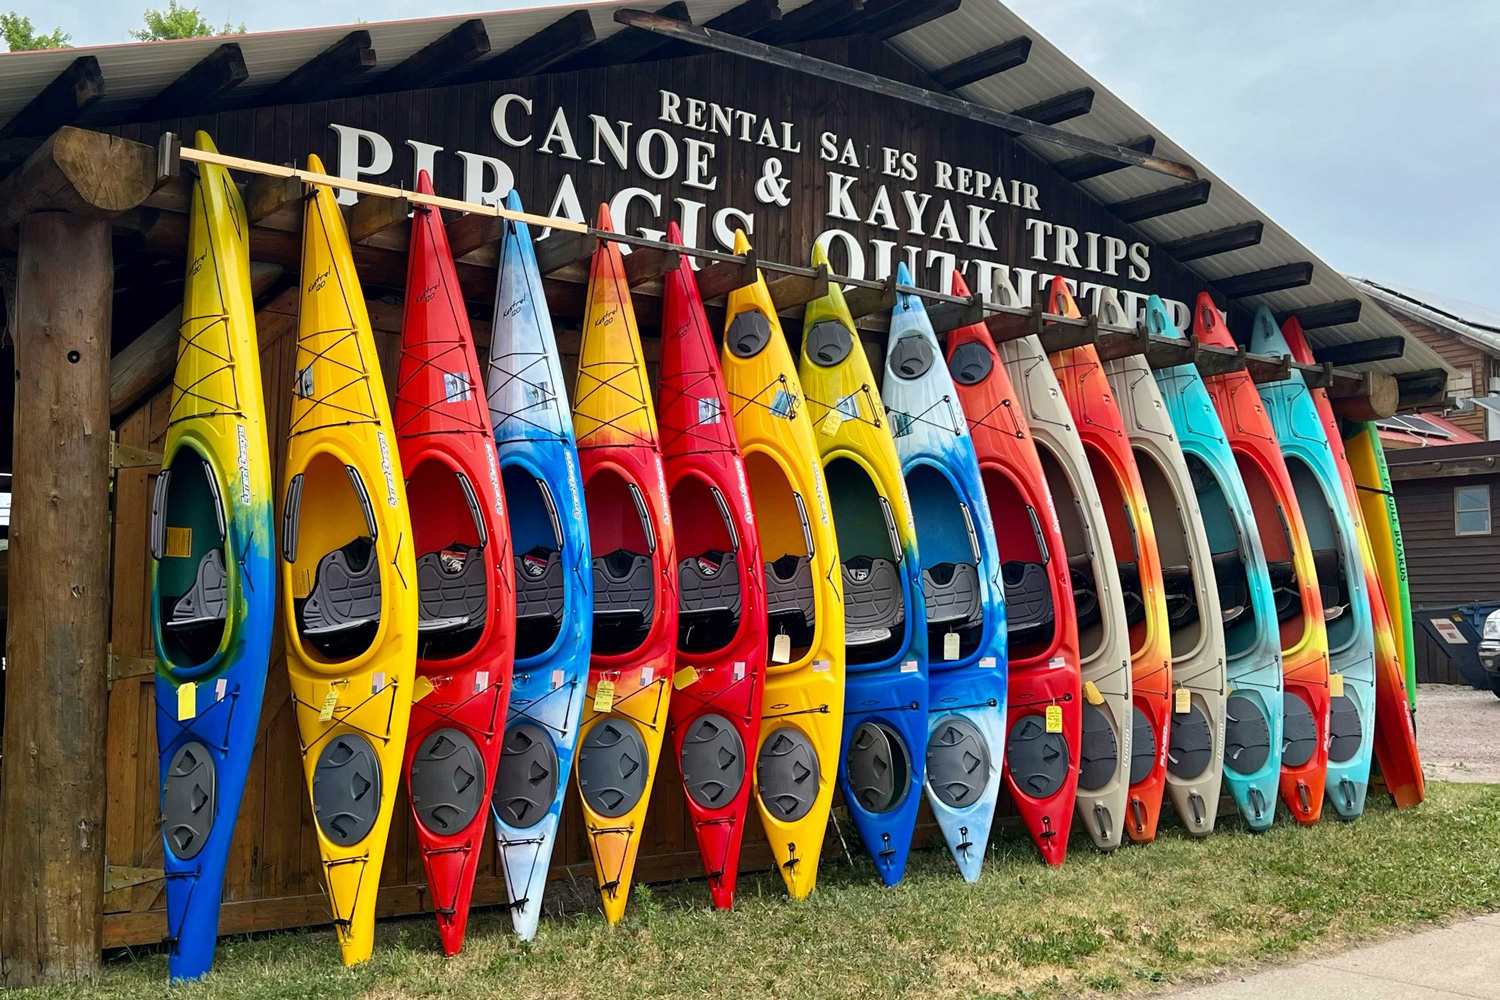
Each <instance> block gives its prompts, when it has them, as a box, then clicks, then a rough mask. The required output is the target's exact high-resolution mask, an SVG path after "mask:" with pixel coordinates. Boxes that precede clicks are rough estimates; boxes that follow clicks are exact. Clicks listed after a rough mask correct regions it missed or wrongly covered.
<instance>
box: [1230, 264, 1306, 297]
mask: <svg viewBox="0 0 1500 1000" xmlns="http://www.w3.org/2000/svg"><path fill="white" fill-rule="evenodd" d="M1312 279H1313V265H1312V263H1311V262H1310V261H1305V260H1304V261H1298V262H1297V263H1295V264H1277V265H1276V266H1275V267H1267V268H1262V269H1261V270H1259V271H1250V272H1248V273H1246V274H1235V275H1231V276H1230V277H1228V278H1216V279H1214V287H1215V288H1217V289H1218V290H1219V291H1220V292H1223V293H1224V294H1225V295H1227V296H1228V297H1229V298H1231V299H1243V298H1247V297H1249V296H1251V295H1268V294H1270V293H1271V292H1280V291H1284V290H1285V289H1288V288H1301V287H1302V286H1304V285H1310V284H1312Z"/></svg>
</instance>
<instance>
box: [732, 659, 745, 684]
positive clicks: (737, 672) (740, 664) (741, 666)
mask: <svg viewBox="0 0 1500 1000" xmlns="http://www.w3.org/2000/svg"><path fill="white" fill-rule="evenodd" d="M734 679H735V680H737V681H742V680H744V679H745V661H744V660H735V661H734Z"/></svg>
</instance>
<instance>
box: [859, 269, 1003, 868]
mask: <svg viewBox="0 0 1500 1000" xmlns="http://www.w3.org/2000/svg"><path fill="white" fill-rule="evenodd" d="M896 282H897V284H899V285H910V284H911V275H910V274H908V273H907V270H906V265H905V264H901V265H900V266H899V267H898V268H897V270H896ZM881 394H882V396H883V397H884V399H885V407H886V413H887V414H888V415H889V417H890V424H891V433H892V435H893V436H894V437H895V439H896V455H897V457H899V458H900V460H901V473H902V475H903V476H904V477H905V479H906V490H907V495H908V496H909V497H910V499H911V509H912V515H913V517H914V518H915V520H916V523H917V552H918V553H919V556H920V562H921V568H922V592H923V596H924V598H925V600H926V604H927V650H928V656H929V672H928V702H927V788H926V791H927V804H928V806H929V807H931V809H932V814H933V816H934V817H936V818H937V822H938V827H939V828H940V829H941V830H942V831H943V839H944V840H946V841H947V843H948V850H949V851H951V852H952V854H953V860H954V861H956V862H958V870H959V871H960V872H962V873H963V877H964V879H965V880H966V881H969V882H974V881H977V880H978V879H979V869H980V866H981V864H982V863H983V861H984V851H985V845H986V844H988V843H989V839H990V825H991V823H992V822H993V820H994V816H995V803H996V800H997V799H998V798H999V795H1000V773H1001V765H1002V762H1003V756H1004V753H1005V712H1006V704H1005V688H1006V629H1005V585H1004V580H1003V578H1002V577H1001V569H1000V566H1001V563H1000V557H999V554H998V552H997V551H996V548H995V526H994V523H993V522H992V521H991V519H990V505H989V502H988V500H987V499H986V497H985V493H984V483H983V481H982V480H981V478H980V472H979V459H978V457H976V455H975V454H974V442H973V440H972V439H971V438H970V437H969V423H968V421H967V420H965V419H964V414H963V410H962V409H961V408H960V406H959V402H958V395H957V393H956V392H955V391H954V388H953V378H952V376H951V375H950V374H949V372H948V366H947V364H945V363H944V360H943V350H942V348H941V347H939V346H938V342H937V337H935V336H934V335H933V332H932V323H931V321H930V320H929V319H928V317H927V310H926V309H925V308H924V307H923V306H922V300H921V299H920V298H918V297H917V296H915V295H898V296H897V297H896V307H895V309H894V310H893V311H892V313H891V330H890V337H889V339H888V341H887V345H886V355H885V373H884V376H883V384H882V386H881Z"/></svg>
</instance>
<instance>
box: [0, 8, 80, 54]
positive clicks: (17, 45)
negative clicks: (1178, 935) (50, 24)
mask: <svg viewBox="0 0 1500 1000" xmlns="http://www.w3.org/2000/svg"><path fill="white" fill-rule="evenodd" d="M0 35H4V36H5V46H6V48H8V49H10V51H12V52H26V51H29V50H31V49H66V48H69V45H68V43H69V42H71V41H72V40H73V36H72V35H70V34H68V33H67V32H66V31H63V30H62V29H61V28H57V29H55V30H54V31H53V32H52V33H51V34H50V35H38V34H37V33H36V28H35V27H33V26H32V23H31V18H29V17H23V16H22V15H20V14H17V13H16V12H15V11H11V12H10V13H8V14H0Z"/></svg>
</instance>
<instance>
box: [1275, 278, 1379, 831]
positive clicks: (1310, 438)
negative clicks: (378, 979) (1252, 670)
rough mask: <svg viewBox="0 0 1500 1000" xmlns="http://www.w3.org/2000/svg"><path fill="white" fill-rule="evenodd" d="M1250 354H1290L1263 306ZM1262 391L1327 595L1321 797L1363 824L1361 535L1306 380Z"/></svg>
mask: <svg viewBox="0 0 1500 1000" xmlns="http://www.w3.org/2000/svg"><path fill="white" fill-rule="evenodd" d="M1250 350H1252V351H1254V352H1256V353H1257V354H1270V355H1290V354H1291V353H1292V352H1291V349H1290V348H1289V347H1288V346H1287V342H1286V338H1285V337H1283V336H1282V334H1281V330H1280V329H1279V328H1278V327H1277V325H1276V319H1275V317H1273V316H1272V315H1271V311H1270V310H1269V309H1267V308H1266V307H1265V306H1261V307H1260V308H1259V309H1257V310H1256V312H1255V326H1254V329H1253V330H1252V332H1251V335H1250ZM1259 389H1260V398H1261V401H1262V402H1263V403H1264V404H1265V407H1266V412H1267V413H1268V414H1269V415H1270V417H1271V425H1272V427H1274V428H1275V430H1276V440H1277V442H1278V443H1279V444H1280V445H1281V453H1282V455H1284V456H1285V458H1286V467H1287V472H1288V473H1289V474H1290V475H1291V479H1292V488H1293V489H1294V490H1295V491H1296V493H1297V506H1298V507H1299V508H1300V509H1301V511H1302V521H1303V523H1304V524H1305V525H1306V526H1307V535H1308V538H1309V540H1310V541H1311V543H1312V551H1313V564H1314V565H1315V566H1316V568H1317V576H1318V586H1319V589H1320V590H1321V592H1322V595H1323V619H1324V623H1325V625H1326V626H1327V629H1328V655H1329V680H1330V687H1331V694H1332V697H1331V707H1330V712H1329V721H1328V735H1329V741H1328V778H1327V781H1326V782H1325V785H1324V788H1325V793H1324V794H1325V795H1326V797H1327V799H1328V803H1329V805H1331V806H1333V808H1334V811H1335V812H1337V813H1338V815H1339V818H1340V819H1344V820H1353V819H1358V818H1359V816H1360V815H1361V814H1362V813H1363V812H1364V809H1365V790H1366V788H1367V786H1368V785H1369V781H1370V758H1371V754H1372V752H1373V748H1374V736H1375V626H1374V622H1373V620H1372V618H1371V612H1370V593H1369V590H1368V589H1367V588H1366V585H1365V567H1364V562H1363V560H1362V558H1361V556H1360V550H1359V534H1358V532H1359V528H1358V527H1357V526H1356V524H1355V521H1354V515H1353V512H1352V511H1351V510H1350V509H1349V498H1348V496H1347V495H1346V494H1345V493H1344V486H1343V483H1342V481H1341V480H1340V478H1339V470H1338V465H1337V464H1336V463H1335V461H1334V457H1333V449H1332V447H1331V446H1330V445H1329V443H1328V435H1327V432H1326V431H1325V430H1324V427H1323V420H1322V417H1321V416H1320V415H1319V413H1318V407H1317V403H1316V402H1315V401H1314V400H1313V397H1312V392H1311V391H1310V390H1309V389H1308V387H1307V383H1306V382H1305V381H1304V379H1303V377H1302V373H1301V372H1300V371H1296V370H1293V371H1292V372H1291V374H1290V375H1289V376H1288V377H1287V378H1285V379H1282V380H1281V381H1279V382H1266V383H1262V384H1261V385H1260V386H1259Z"/></svg>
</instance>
